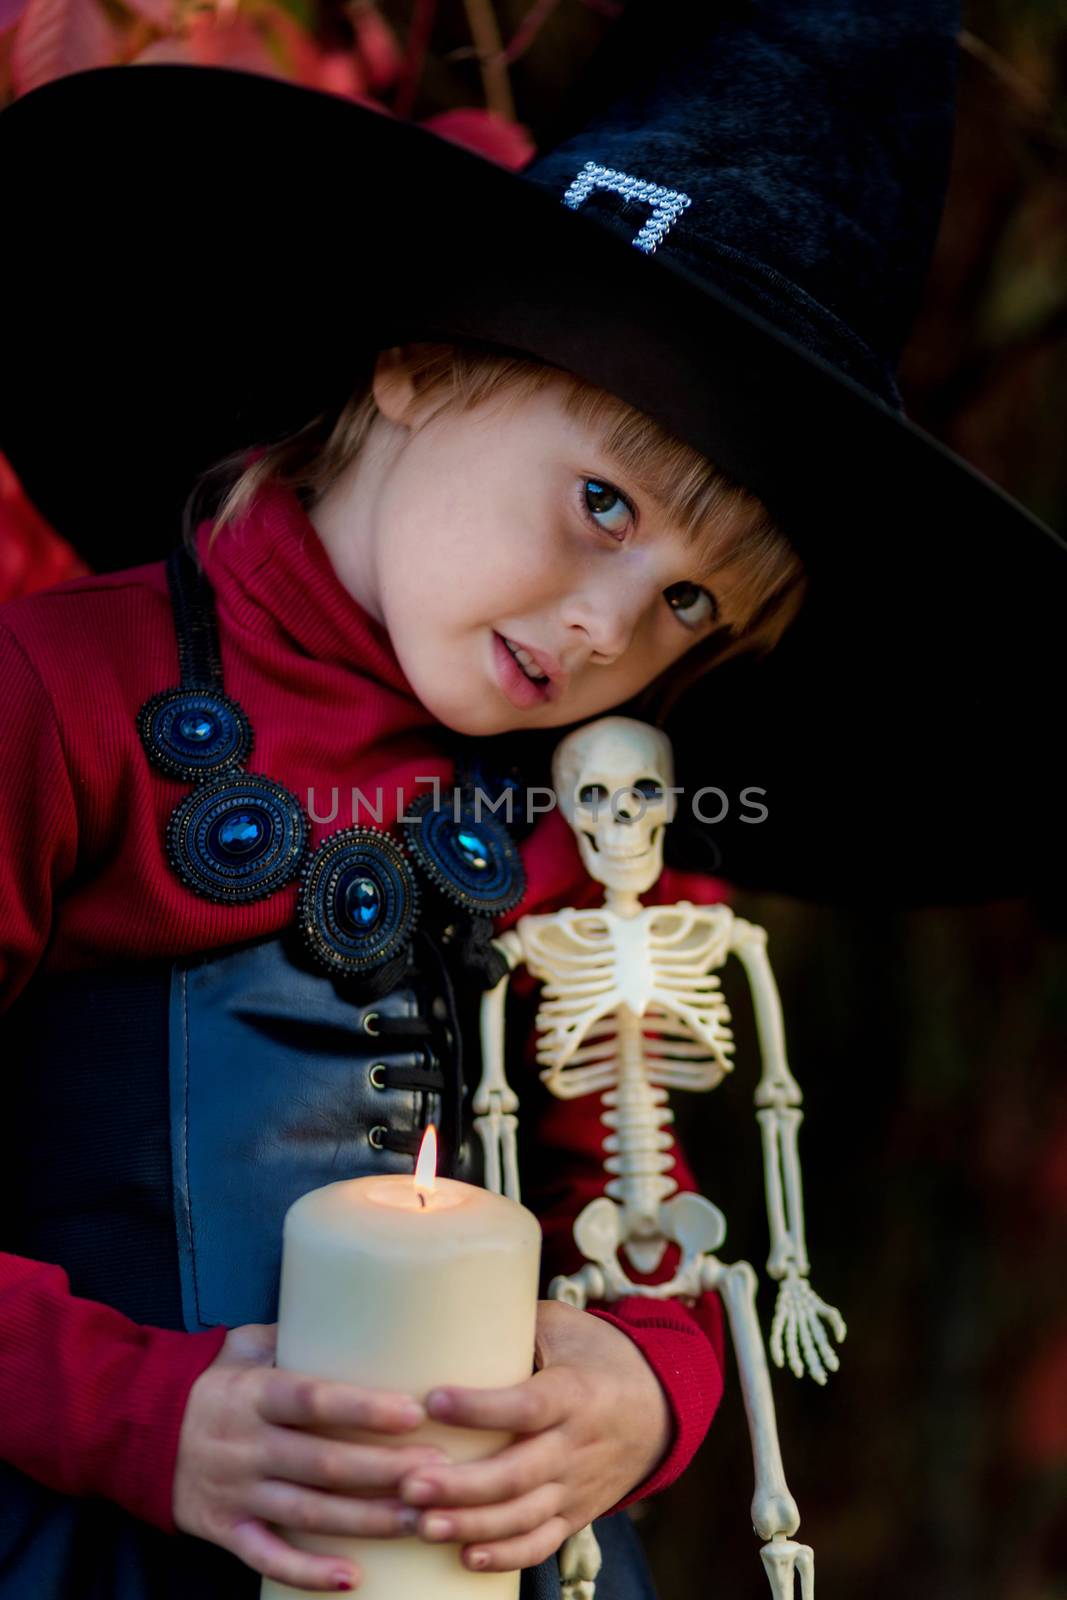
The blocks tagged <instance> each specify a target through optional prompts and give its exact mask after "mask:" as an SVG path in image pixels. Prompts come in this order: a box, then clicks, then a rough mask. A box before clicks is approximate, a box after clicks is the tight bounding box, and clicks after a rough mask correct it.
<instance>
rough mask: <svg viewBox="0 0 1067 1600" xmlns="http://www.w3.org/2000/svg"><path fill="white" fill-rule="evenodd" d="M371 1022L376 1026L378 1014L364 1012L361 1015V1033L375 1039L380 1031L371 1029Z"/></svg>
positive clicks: (375, 1028) (375, 1012)
mask: <svg viewBox="0 0 1067 1600" xmlns="http://www.w3.org/2000/svg"><path fill="white" fill-rule="evenodd" d="M372 1022H373V1023H375V1024H377V1022H378V1013H377V1011H366V1012H364V1014H363V1032H364V1033H369V1034H370V1036H371V1038H372V1039H376V1038H377V1037H378V1034H379V1032H380V1031H381V1030H380V1029H379V1028H378V1027H377V1026H375V1027H373V1028H372V1027H371V1023H372Z"/></svg>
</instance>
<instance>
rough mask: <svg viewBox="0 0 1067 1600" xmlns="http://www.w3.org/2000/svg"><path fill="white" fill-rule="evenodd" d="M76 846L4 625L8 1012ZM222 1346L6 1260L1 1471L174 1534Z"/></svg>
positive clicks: (17, 649)
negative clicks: (206, 1376) (209, 1371)
mask: <svg viewBox="0 0 1067 1600" xmlns="http://www.w3.org/2000/svg"><path fill="white" fill-rule="evenodd" d="M77 845H78V826H77V814H76V810H75V801H74V791H73V787H72V784H71V781H70V777H69V774H68V770H67V763H66V758H65V755H64V751H63V745H62V741H61V738H60V733H59V728H58V726H57V723H56V718H55V714H54V711H53V708H52V703H51V700H50V698H49V696H48V694H47V692H46V690H45V688H44V687H43V685H42V683H41V681H40V679H39V677H38V675H37V673H36V672H35V670H34V668H33V666H32V664H31V662H30V661H29V659H28V658H27V656H26V655H25V653H24V652H23V650H22V647H21V645H20V644H19V643H18V641H17V640H16V639H15V637H14V635H13V634H12V633H11V631H10V630H9V629H8V628H7V627H5V626H4V625H3V624H0V1011H4V1010H6V1009H7V1007H8V1006H10V1005H11V1003H12V1001H13V1000H14V999H15V997H16V995H17V994H18V993H19V991H20V990H21V989H22V988H23V987H24V986H25V984H26V983H27V981H28V980H29V978H30V977H31V976H32V974H33V971H34V969H35V967H36V966H37V965H38V963H39V962H40V960H41V957H42V954H43V952H44V949H45V946H46V945H47V943H48V939H49V936H50V933H51V927H52V906H53V902H54V899H55V897H56V895H57V894H58V893H59V892H60V890H61V888H62V885H63V884H64V882H65V881H66V880H67V879H69V878H70V877H71V875H72V874H73V872H74V867H75V862H76V857H77ZM2 1027H3V1023H2V1022H0V1029H2ZM225 1337H226V1330H225V1328H217V1329H212V1330H211V1331H210V1332H208V1333H198V1334H187V1333H175V1332H169V1331H167V1330H166V1329H163V1328H147V1327H140V1326H139V1325H138V1324H137V1323H135V1322H131V1321H130V1320H129V1319H128V1318H127V1317H124V1316H123V1315H122V1314H121V1312H118V1311H115V1310H114V1309H113V1308H112V1307H110V1306H105V1305H99V1304H97V1303H96V1302H95V1301H92V1300H83V1299H79V1298H78V1297H77V1296H75V1295H72V1294H71V1293H70V1282H69V1279H68V1277H67V1274H66V1273H65V1272H64V1271H63V1270H62V1269H61V1268H60V1267H57V1266H53V1265H50V1264H48V1263H45V1262H40V1261H30V1260H27V1259H26V1258H25V1257H23V1256H15V1255H7V1254H3V1253H0V1349H2V1350H3V1361H2V1362H0V1458H2V1459H3V1460H5V1461H7V1462H10V1464H11V1465H12V1466H14V1467H17V1468H18V1469H19V1470H20V1471H22V1472H25V1473H27V1474H28V1475H29V1476H30V1477H31V1478H36V1479H38V1480H39V1481H40V1482H41V1483H44V1484H47V1485H48V1486H49V1487H50V1488H53V1489H58V1490H60V1491H61V1492H62V1493H65V1494H75V1495H81V1494H99V1495H103V1496H104V1497H105V1498H107V1499H110V1500H115V1501H117V1502H118V1504H119V1505H121V1506H124V1507H125V1508H126V1510H128V1511H131V1512H133V1514H134V1515H135V1516H137V1517H140V1518H142V1519H143V1520H144V1521H146V1522H151V1523H154V1524H155V1525H156V1526H157V1527H159V1528H163V1529H165V1530H166V1531H167V1532H173V1531H175V1530H174V1522H173V1518H172V1515H171V1496H172V1490H173V1478H174V1463H175V1458H176V1456H177V1451H178V1435H179V1431H180V1428H181V1420H182V1416H183V1414H184V1410H185V1402H186V1399H187V1398H188V1393H189V1390H190V1388H191V1387H192V1384H193V1382H194V1380H195V1379H196V1378H197V1377H198V1376H199V1374H200V1373H201V1372H202V1371H203V1370H204V1368H205V1367H206V1366H208V1365H209V1363H210V1362H211V1361H212V1360H213V1359H214V1357H215V1355H216V1353H217V1351H218V1349H219V1347H220V1346H221V1344H222V1342H223V1340H224V1339H225Z"/></svg>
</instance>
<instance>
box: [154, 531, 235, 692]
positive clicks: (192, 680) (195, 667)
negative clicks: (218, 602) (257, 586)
mask: <svg viewBox="0 0 1067 1600" xmlns="http://www.w3.org/2000/svg"><path fill="white" fill-rule="evenodd" d="M167 584H168V587H169V588H170V599H171V606H172V608H173V611H174V625H175V630H176V632H177V635H178V665H179V668H180V669H181V685H182V688H183V689H218V690H220V691H221V690H222V686H223V685H222V657H221V655H220V653H219V632H218V628H217V626H216V623H215V596H214V594H213V593H212V590H211V585H210V584H209V583H208V581H207V579H206V578H205V577H204V574H203V573H202V572H201V571H200V569H199V568H198V567H197V565H196V563H195V562H194V560H193V558H192V556H191V555H190V554H189V552H188V550H186V549H185V547H184V546H183V545H178V546H177V547H176V549H174V550H172V551H171V553H170V555H169V556H168V557H167Z"/></svg>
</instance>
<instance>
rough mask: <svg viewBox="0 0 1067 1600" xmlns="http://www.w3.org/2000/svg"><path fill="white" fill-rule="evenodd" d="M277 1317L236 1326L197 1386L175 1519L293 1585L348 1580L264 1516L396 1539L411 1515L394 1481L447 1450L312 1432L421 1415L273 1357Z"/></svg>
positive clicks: (313, 1529) (410, 1404) (377, 1425)
mask: <svg viewBox="0 0 1067 1600" xmlns="http://www.w3.org/2000/svg"><path fill="white" fill-rule="evenodd" d="M276 1343H277V1323H270V1324H266V1323H249V1324H247V1325H246V1326H245V1327H243V1328H232V1329H231V1330H230V1332H229V1333H228V1334H227V1336H226V1342H225V1344H224V1345H223V1346H222V1349H221V1350H220V1351H219V1353H218V1355H217V1356H216V1357H215V1360H214V1361H213V1362H212V1363H211V1365H210V1366H209V1367H207V1368H205V1370H204V1371H203V1372H202V1373H201V1374H200V1376H199V1378H197V1380H196V1382H195V1383H194V1384H193V1386H192V1389H191V1390H190V1391H189V1400H188V1403H187V1405H186V1408H185V1416H184V1418H183V1420H182V1428H181V1436H180V1439H179V1443H178V1460H177V1467H176V1470H175V1475H174V1520H175V1522H176V1523H177V1525H178V1527H179V1528H180V1529H181V1530H182V1532H183V1533H192V1534H195V1535H196V1537H197V1538H198V1539H207V1540H209V1541H210V1542H211V1543H212V1544H217V1545H221V1546H222V1548H223V1549H224V1550H231V1551H232V1552H233V1554H234V1555H236V1556H239V1557H240V1559H241V1560H242V1561H243V1562H244V1563H245V1564H246V1566H249V1567H252V1568H253V1570H254V1571H256V1572H260V1573H262V1574H263V1575H264V1577H267V1578H273V1579H275V1580H276V1581H277V1582H279V1583H287V1584H289V1585H291V1586H292V1587H293V1588H294V1589H325V1590H337V1589H342V1588H346V1589H352V1588H355V1586H356V1584H357V1583H358V1581H359V1572H358V1569H356V1568H354V1567H352V1566H351V1565H350V1564H349V1563H347V1562H345V1561H339V1560H338V1558H337V1557H336V1556H329V1555H315V1554H312V1553H311V1552H310V1551H306V1550H298V1549H297V1548H296V1547H295V1546H294V1545H292V1544H290V1543H289V1542H288V1540H286V1539H283V1538H281V1537H280V1536H279V1535H278V1534H277V1533H274V1532H272V1530H271V1529H270V1528H268V1527H267V1523H268V1522H274V1523H278V1524H279V1525H280V1526H281V1527H282V1528H293V1529H299V1530H300V1531H301V1532H304V1533H332V1534H355V1535H359V1536H360V1537H363V1538H368V1537H369V1538H395V1537H396V1536H397V1535H398V1534H405V1533H406V1534H410V1533H412V1532H414V1523H415V1516H416V1514H415V1513H414V1512H412V1511H411V1510H409V1509H408V1508H407V1507H406V1506H405V1505H404V1503H403V1502H402V1501H401V1500H400V1498H399V1495H398V1490H397V1485H398V1483H399V1481H400V1479H401V1478H402V1477H403V1476H404V1474H405V1473H410V1472H411V1471H412V1470H413V1469H414V1468H415V1467H418V1466H422V1465H426V1464H428V1463H436V1462H439V1461H441V1460H443V1459H444V1457H443V1455H442V1453H441V1451H439V1450H434V1449H431V1448H428V1447H426V1446H400V1445H396V1446H392V1447H389V1446H373V1445H366V1444H347V1443H343V1442H342V1441H340V1440H337V1439H331V1438H328V1437H324V1436H323V1434H322V1432H321V1431H319V1432H317V1431H316V1430H324V1429H340V1428H372V1429H374V1430H376V1431H377V1432H379V1433H386V1434H401V1433H405V1432H407V1431H408V1430H409V1429H411V1428H416V1427H418V1426H419V1424H420V1423H421V1422H424V1421H425V1420H426V1413H425V1411H424V1410H423V1408H422V1406H420V1405H418V1404H417V1403H416V1401H415V1400H413V1399H412V1398H411V1396H410V1395H403V1394H385V1393H381V1392H378V1391H373V1390H369V1389H359V1388H356V1386H355V1385H354V1384H349V1383H332V1382H327V1381H326V1380H325V1379H320V1378H312V1377H307V1376H305V1375H303V1374H301V1373H297V1372H283V1371H279V1370H278V1369H277V1368H275V1367H274V1366H273V1361H274V1351H275V1345H276Z"/></svg>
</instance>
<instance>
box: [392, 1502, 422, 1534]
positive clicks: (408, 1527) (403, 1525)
mask: <svg viewBox="0 0 1067 1600" xmlns="http://www.w3.org/2000/svg"><path fill="white" fill-rule="evenodd" d="M420 1516H421V1512H419V1511H416V1509H415V1507H414V1506H405V1507H404V1509H403V1511H398V1512H397V1516H396V1522H397V1527H398V1528H399V1529H400V1531H401V1533H414V1532H415V1530H416V1529H417V1528H418V1526H419V1517H420Z"/></svg>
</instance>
